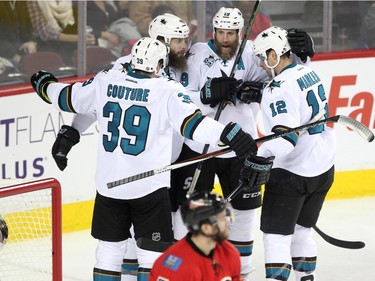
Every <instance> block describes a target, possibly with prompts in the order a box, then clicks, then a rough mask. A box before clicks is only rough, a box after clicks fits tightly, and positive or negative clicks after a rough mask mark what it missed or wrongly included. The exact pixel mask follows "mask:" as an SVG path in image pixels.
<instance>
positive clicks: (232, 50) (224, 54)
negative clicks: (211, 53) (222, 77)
mask: <svg viewBox="0 0 375 281" xmlns="http://www.w3.org/2000/svg"><path fill="white" fill-rule="evenodd" d="M238 44H239V43H238V41H235V42H233V43H231V44H230V45H229V50H226V51H223V48H222V44H221V43H220V42H217V41H216V40H215V48H216V52H217V54H218V55H219V57H220V58H221V59H222V60H229V59H231V58H232V57H234V55H235V54H236V52H237V48H238Z"/></svg>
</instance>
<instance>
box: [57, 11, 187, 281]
mask: <svg viewBox="0 0 375 281" xmlns="http://www.w3.org/2000/svg"><path fill="white" fill-rule="evenodd" d="M149 35H150V37H151V38H153V39H158V40H160V41H161V42H163V43H164V44H165V45H166V46H168V48H169V56H168V65H167V66H166V67H165V68H164V69H163V70H162V71H161V73H160V74H161V75H162V76H164V77H169V78H172V79H174V80H176V81H180V80H181V74H182V72H183V71H184V70H186V58H185V53H186V52H187V50H188V48H189V47H190V34H189V27H188V25H187V24H186V22H185V21H183V20H182V19H181V18H179V17H177V16H175V15H172V14H168V13H166V14H163V15H159V16H157V17H155V18H154V19H153V20H152V21H151V23H150V25H149ZM130 61H131V54H129V55H127V56H123V57H121V58H118V59H117V60H116V62H115V64H114V66H113V69H118V70H121V71H127V69H128V66H129V65H130ZM95 121H96V116H95V114H76V115H75V116H74V118H73V122H72V125H71V126H68V125H63V126H62V128H61V130H60V131H59V134H58V137H57V138H56V141H55V142H54V144H53V148H52V155H53V158H54V159H55V161H56V164H57V165H58V167H59V168H60V170H64V169H65V168H66V166H67V155H68V153H69V151H70V149H71V148H72V146H73V145H75V144H77V143H78V142H79V139H80V133H83V132H84V131H85V130H86V129H87V128H88V127H89V126H91V125H92V124H93V123H94V122H95ZM183 140H184V138H183V137H182V136H181V135H180V134H178V133H177V132H174V134H173V142H172V145H173V151H172V158H171V162H172V163H173V162H174V161H176V159H177V158H178V156H179V154H180V151H181V147H182V143H183ZM171 176H172V177H171V181H172V183H171V186H173V171H172V172H171ZM173 192H174V189H171V188H170V189H169V193H170V196H171V197H172V198H174V193H173ZM172 202H175V200H173V201H172ZM176 210H177V206H176V205H174V206H172V214H173V215H172V219H173V218H174V213H175V212H176ZM131 232H132V231H131ZM132 233H133V232H132ZM137 267H138V266H137V260H136V254H135V243H134V240H133V239H129V241H128V247H127V251H126V254H125V257H124V261H123V274H122V279H123V280H126V281H130V280H136V276H135V277H134V274H133V273H134V272H136V271H137Z"/></svg>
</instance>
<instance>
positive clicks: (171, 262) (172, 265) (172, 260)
mask: <svg viewBox="0 0 375 281" xmlns="http://www.w3.org/2000/svg"><path fill="white" fill-rule="evenodd" d="M181 264H182V259H181V258H179V257H176V256H174V255H168V256H166V258H165V259H164V261H163V266H164V267H167V268H169V269H171V270H173V271H177V270H178V269H179V267H180V266H181Z"/></svg>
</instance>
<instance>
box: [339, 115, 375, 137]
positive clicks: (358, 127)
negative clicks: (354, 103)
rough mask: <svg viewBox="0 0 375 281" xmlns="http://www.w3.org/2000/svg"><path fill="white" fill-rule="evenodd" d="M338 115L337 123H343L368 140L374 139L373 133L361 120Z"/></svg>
mask: <svg viewBox="0 0 375 281" xmlns="http://www.w3.org/2000/svg"><path fill="white" fill-rule="evenodd" d="M338 116H339V118H338V120H337V123H339V124H342V125H345V126H346V127H348V128H350V129H352V130H353V131H355V132H356V133H357V134H359V135H360V136H361V137H362V138H364V139H365V140H367V141H368V142H372V141H373V140H374V133H373V132H372V131H371V130H370V129H369V128H367V127H366V126H365V125H363V124H362V123H361V122H359V121H357V120H355V119H353V118H350V117H348V116H345V115H338Z"/></svg>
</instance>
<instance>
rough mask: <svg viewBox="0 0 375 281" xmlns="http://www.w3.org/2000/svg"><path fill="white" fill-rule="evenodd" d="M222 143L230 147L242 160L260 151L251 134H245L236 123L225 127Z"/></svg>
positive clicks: (221, 137) (221, 138)
mask: <svg viewBox="0 0 375 281" xmlns="http://www.w3.org/2000/svg"><path fill="white" fill-rule="evenodd" d="M220 141H221V142H222V143H224V144H225V145H228V146H229V147H230V148H231V149H232V150H233V151H234V152H235V153H236V155H237V157H238V158H240V159H244V158H245V157H246V156H248V155H250V154H252V153H256V152H257V151H258V146H257V145H256V143H255V141H254V140H253V138H252V137H251V136H250V134H248V133H245V132H244V131H243V130H242V129H241V127H240V125H238V124H236V123H232V122H230V123H229V124H228V125H226V126H225V128H224V130H223V132H222V133H221V136H220Z"/></svg>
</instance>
